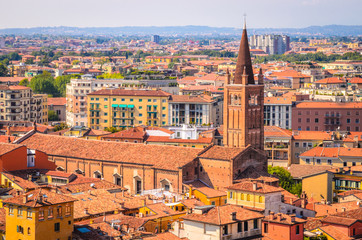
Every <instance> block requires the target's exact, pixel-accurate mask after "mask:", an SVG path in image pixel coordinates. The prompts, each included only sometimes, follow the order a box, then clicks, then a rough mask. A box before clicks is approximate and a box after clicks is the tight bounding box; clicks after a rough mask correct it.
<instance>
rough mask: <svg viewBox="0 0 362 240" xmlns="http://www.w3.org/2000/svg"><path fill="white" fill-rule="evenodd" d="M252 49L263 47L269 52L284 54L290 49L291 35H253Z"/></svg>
mask: <svg viewBox="0 0 362 240" xmlns="http://www.w3.org/2000/svg"><path fill="white" fill-rule="evenodd" d="M250 47H251V48H252V49H262V50H263V51H264V52H266V53H268V54H284V53H285V52H287V51H289V50H290V37H289V36H286V35H253V36H251V37H250Z"/></svg>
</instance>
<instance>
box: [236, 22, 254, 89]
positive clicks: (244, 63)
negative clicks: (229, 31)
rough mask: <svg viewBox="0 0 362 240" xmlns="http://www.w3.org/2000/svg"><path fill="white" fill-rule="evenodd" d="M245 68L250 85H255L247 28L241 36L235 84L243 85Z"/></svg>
mask: <svg viewBox="0 0 362 240" xmlns="http://www.w3.org/2000/svg"><path fill="white" fill-rule="evenodd" d="M244 68H246V69H245V70H246V74H247V75H248V84H255V81H254V74H253V66H252V64H251V57H250V49H249V43H248V34H247V32H246V27H244V29H243V35H242V36H241V41H240V47H239V55H238V60H237V62H236V69H235V79H234V83H235V84H242V75H243V72H244Z"/></svg>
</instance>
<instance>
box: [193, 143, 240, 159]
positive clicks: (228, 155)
mask: <svg viewBox="0 0 362 240" xmlns="http://www.w3.org/2000/svg"><path fill="white" fill-rule="evenodd" d="M245 149H246V148H233V147H221V146H216V145H215V146H212V147H211V148H210V149H208V150H207V151H206V152H204V153H202V154H201V155H200V157H201V158H212V159H224V160H231V159H233V158H235V157H236V156H237V155H239V154H240V153H241V152H243V151H244V150H245Z"/></svg>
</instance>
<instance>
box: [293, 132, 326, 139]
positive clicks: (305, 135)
mask: <svg viewBox="0 0 362 240" xmlns="http://www.w3.org/2000/svg"><path fill="white" fill-rule="evenodd" d="M331 138H332V135H331V133H328V132H324V131H293V139H295V140H321V141H322V140H331Z"/></svg>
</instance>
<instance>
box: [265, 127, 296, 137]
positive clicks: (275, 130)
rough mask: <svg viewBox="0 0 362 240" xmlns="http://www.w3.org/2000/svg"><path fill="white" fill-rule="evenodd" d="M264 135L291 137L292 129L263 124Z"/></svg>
mask: <svg viewBox="0 0 362 240" xmlns="http://www.w3.org/2000/svg"><path fill="white" fill-rule="evenodd" d="M264 137H288V138H289V137H290V138H291V137H292V131H290V130H286V129H283V128H281V127H277V126H264Z"/></svg>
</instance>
